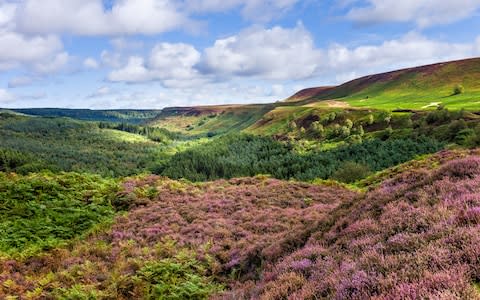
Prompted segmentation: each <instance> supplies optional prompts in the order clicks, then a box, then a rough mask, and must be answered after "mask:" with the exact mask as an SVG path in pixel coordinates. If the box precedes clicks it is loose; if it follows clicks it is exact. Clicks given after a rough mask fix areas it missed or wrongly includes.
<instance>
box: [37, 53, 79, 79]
mask: <svg viewBox="0 0 480 300" xmlns="http://www.w3.org/2000/svg"><path fill="white" fill-rule="evenodd" d="M69 60H70V56H69V55H68V53H67V52H62V53H59V54H57V55H55V57H53V58H52V59H51V60H48V61H39V62H37V63H34V64H33V70H34V71H35V72H37V73H40V74H50V73H54V72H58V71H60V70H63V69H64V68H65V67H66V65H67V64H68V62H69Z"/></svg>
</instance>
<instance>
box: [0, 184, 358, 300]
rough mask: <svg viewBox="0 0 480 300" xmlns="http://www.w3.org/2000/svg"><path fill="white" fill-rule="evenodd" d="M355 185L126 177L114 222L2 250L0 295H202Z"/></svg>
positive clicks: (292, 242) (247, 271)
mask: <svg viewBox="0 0 480 300" xmlns="http://www.w3.org/2000/svg"><path fill="white" fill-rule="evenodd" d="M355 196H356V193H354V192H352V191H349V190H347V189H345V188H342V187H340V186H337V185H334V186H316V185H310V184H305V183H294V182H285V181H279V180H273V179H267V178H261V177H258V178H244V179H232V180H229V181H216V182H212V183H206V184H189V183H184V182H179V181H172V180H169V179H166V178H161V177H156V176H149V177H142V178H138V179H130V180H127V181H125V182H124V183H123V188H122V191H121V192H119V193H118V194H117V196H116V199H115V200H113V201H112V205H113V206H115V208H116V209H124V210H129V213H128V215H119V216H118V217H117V218H116V219H115V221H114V223H113V225H112V227H111V229H108V230H106V231H101V230H100V231H99V232H98V233H94V234H92V235H91V236H90V237H89V238H87V239H86V240H79V241H77V242H73V243H71V244H70V246H67V247H60V248H56V249H53V250H51V251H49V252H46V253H44V254H41V255H38V256H34V257H31V258H28V259H25V260H14V259H11V258H10V259H9V258H8V256H5V258H3V259H0V298H5V297H7V296H20V297H23V296H27V298H28V297H29V298H30V299H39V298H44V299H45V298H46V299H58V298H60V299H143V298H146V299H203V298H205V297H207V296H209V295H211V294H214V293H217V292H220V291H221V290H224V289H228V288H229V287H230V286H233V285H235V283H236V282H237V281H238V282H243V281H245V280H258V279H259V278H260V277H259V276H260V272H261V270H262V267H263V266H264V265H265V264H266V263H273V262H276V261H277V260H278V259H279V258H280V257H282V256H284V255H285V254H286V253H289V252H291V251H292V250H294V249H296V248H298V247H301V246H302V245H303V244H304V243H305V242H306V240H307V238H308V237H309V236H310V235H311V234H312V233H313V232H315V231H316V230H317V228H318V227H319V226H321V224H322V222H324V220H325V219H326V218H327V217H328V214H329V212H330V211H332V210H333V209H334V208H336V207H337V206H338V205H340V204H341V203H342V202H345V201H347V200H349V199H352V198H354V197H355Z"/></svg>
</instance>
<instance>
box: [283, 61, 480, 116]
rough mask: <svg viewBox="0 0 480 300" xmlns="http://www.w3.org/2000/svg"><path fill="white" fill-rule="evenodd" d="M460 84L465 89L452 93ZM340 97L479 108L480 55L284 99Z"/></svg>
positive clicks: (377, 103)
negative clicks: (479, 56)
mask: <svg viewBox="0 0 480 300" xmlns="http://www.w3.org/2000/svg"><path fill="white" fill-rule="evenodd" d="M457 85H461V86H463V88H464V91H463V92H462V93H461V94H460V93H459V94H455V93H454V88H455V86H457ZM332 99H334V100H341V101H344V102H346V103H348V104H349V105H351V106H355V107H372V108H387V109H398V108H404V109H407V108H410V109H422V108H427V107H430V106H433V107H435V106H436V105H437V104H442V105H446V106H448V107H450V108H466V109H478V108H479V107H480V106H479V101H480V58H472V59H465V60H458V61H451V62H443V63H437V64H432V65H426V66H421V67H415V68H408V69H402V70H396V71H392V72H387V73H381V74H376V75H369V76H365V77H362V78H358V79H355V80H352V81H349V82H347V83H344V84H342V85H339V86H336V87H318V88H309V89H305V90H302V91H299V92H298V93H296V94H295V95H293V96H291V97H290V98H288V99H287V101H302V102H309V103H311V102H316V101H321V100H332Z"/></svg>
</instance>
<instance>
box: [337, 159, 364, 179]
mask: <svg viewBox="0 0 480 300" xmlns="http://www.w3.org/2000/svg"><path fill="white" fill-rule="evenodd" d="M368 174H370V169H369V168H368V166H365V165H362V164H359V163H356V162H352V161H347V162H345V163H343V164H342V165H340V167H339V168H338V170H337V171H335V173H333V175H332V178H333V179H335V180H338V181H341V182H345V183H352V182H355V181H357V180H360V179H363V178H365V177H367V176H368Z"/></svg>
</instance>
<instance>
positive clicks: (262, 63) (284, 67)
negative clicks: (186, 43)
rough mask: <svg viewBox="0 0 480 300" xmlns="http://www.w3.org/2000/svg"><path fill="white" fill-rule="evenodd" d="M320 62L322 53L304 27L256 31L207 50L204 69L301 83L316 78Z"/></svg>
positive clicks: (228, 39) (230, 38)
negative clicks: (308, 78) (305, 79)
mask: <svg viewBox="0 0 480 300" xmlns="http://www.w3.org/2000/svg"><path fill="white" fill-rule="evenodd" d="M320 59H321V52H320V51H319V50H318V49H316V48H315V46H314V42H313V38H312V36H311V35H310V33H309V32H308V31H307V30H305V28H304V27H303V26H302V25H298V26H297V27H295V28H291V29H286V28H282V27H278V26H277V27H273V28H271V29H263V28H252V29H248V30H245V31H243V32H241V33H239V34H238V35H235V36H231V37H228V38H225V39H221V40H217V41H216V42H215V44H214V45H213V47H210V48H207V49H206V50H205V53H204V60H203V62H202V69H203V70H204V71H205V72H208V73H215V74H222V75H225V76H232V75H234V76H258V77H262V78H269V79H301V78H307V77H310V76H312V75H313V74H314V72H315V70H316V69H317V66H318V63H319V62H320Z"/></svg>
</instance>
